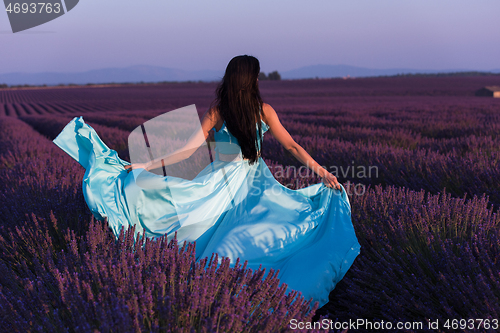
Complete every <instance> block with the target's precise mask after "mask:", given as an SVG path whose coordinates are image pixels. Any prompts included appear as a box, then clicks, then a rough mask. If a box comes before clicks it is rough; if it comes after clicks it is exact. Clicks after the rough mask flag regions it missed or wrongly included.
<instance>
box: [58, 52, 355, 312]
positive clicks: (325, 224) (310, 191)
mask: <svg viewBox="0 0 500 333" xmlns="http://www.w3.org/2000/svg"><path fill="white" fill-rule="evenodd" d="M259 72H260V66H259V62H258V60H257V59H256V58H255V57H252V56H247V55H244V56H237V57H234V58H233V59H232V60H231V61H230V62H229V64H228V66H227V68H226V71H225V74H224V77H223V79H222V81H221V83H220V84H219V86H218V88H217V98H216V99H215V100H214V102H213V103H212V105H211V107H210V108H209V110H208V111H207V112H206V113H205V114H204V116H203V118H202V121H201V129H200V130H199V131H197V132H196V133H195V134H194V135H192V136H191V138H190V139H189V140H188V142H187V144H186V145H185V146H184V147H183V148H182V149H179V150H177V151H175V152H174V153H171V154H169V155H166V156H163V157H161V158H157V159H154V160H152V161H150V162H148V163H134V164H129V163H128V162H126V161H124V160H122V159H120V158H119V157H118V156H117V154H116V152H115V151H114V150H111V149H109V148H108V147H107V146H106V145H105V144H104V143H103V142H102V141H101V140H100V138H99V137H98V136H97V133H95V131H94V130H93V129H92V128H91V127H90V126H88V125H87V124H85V123H84V122H83V119H82V117H80V118H79V119H78V118H75V119H73V120H72V122H70V124H68V125H67V126H66V128H65V129H64V130H63V131H62V132H61V134H60V135H59V136H58V137H57V138H56V139H55V140H54V143H56V144H57V145H58V146H59V147H61V148H62V149H63V150H65V151H66V152H68V153H69V154H70V155H71V156H72V157H73V158H75V159H76V160H77V161H78V162H79V163H80V164H82V166H84V167H85V168H86V173H85V176H84V182H83V185H84V186H83V191H84V195H85V199H86V201H87V204H88V206H89V208H90V209H91V211H92V212H93V214H94V215H95V216H96V217H97V218H99V219H103V218H105V217H106V218H107V219H108V223H109V224H110V227H111V228H112V230H113V232H114V233H115V235H117V236H118V235H119V233H120V231H121V230H122V229H123V228H125V229H127V228H128V227H130V226H135V227H136V232H141V233H144V234H145V235H146V236H147V237H152V238H154V237H159V236H163V235H165V234H166V235H167V236H168V237H172V236H173V235H174V233H177V239H178V241H179V242H183V241H187V242H196V259H197V260H198V259H200V258H204V257H207V256H208V257H210V256H211V255H212V253H218V254H219V257H220V256H225V257H229V258H230V260H231V264H232V265H233V264H234V263H235V261H236V259H237V258H240V260H241V262H244V261H245V260H247V261H248V265H247V267H248V268H252V269H258V268H259V266H262V267H264V268H267V269H270V268H274V269H275V270H278V269H279V270H280V273H279V275H278V277H279V278H280V281H281V282H282V283H286V284H287V286H288V289H287V291H289V290H297V291H300V292H302V295H303V296H304V297H305V298H306V299H309V298H313V300H314V301H318V302H319V305H320V306H323V305H324V304H326V303H327V302H328V295H329V293H330V291H331V290H332V289H334V288H335V285H336V283H337V282H338V281H340V280H341V279H342V277H343V276H344V275H345V273H346V272H347V270H348V269H349V267H350V266H351V265H352V263H353V261H354V259H355V258H356V257H357V255H358V254H359V249H360V245H359V243H358V241H357V238H356V235H355V232H354V228H353V226H352V223H351V211H350V204H349V200H348V197H347V195H346V193H345V190H344V189H343V187H342V185H340V184H339V182H338V181H337V179H336V177H335V176H334V175H332V174H330V173H329V172H328V171H327V170H325V169H324V168H323V167H321V166H320V165H319V164H318V163H317V162H316V161H314V159H313V158H312V157H311V156H310V155H309V154H308V153H307V152H306V151H305V150H304V149H303V148H302V147H301V146H300V145H298V144H297V143H296V142H295V141H294V140H293V138H292V137H291V136H290V134H289V133H288V132H287V131H286V130H285V128H283V126H282V125H281V123H280V121H279V119H278V116H277V114H276V112H275V111H274V109H273V108H272V107H271V106H270V105H269V104H266V103H263V102H262V99H261V97H260V93H259V87H258V75H259ZM212 129H214V130H215V133H214V139H215V141H216V149H215V152H216V155H215V160H214V161H213V162H212V163H211V164H210V165H209V166H207V167H206V168H205V169H204V170H203V171H201V172H200V173H199V174H198V175H197V176H196V177H195V178H194V179H192V180H187V179H182V178H177V177H171V176H166V177H161V176H158V175H153V174H152V173H149V172H143V171H144V170H146V171H148V170H152V169H156V168H161V167H162V166H165V165H170V164H174V163H177V162H179V161H182V160H184V159H186V158H188V157H189V156H191V154H192V152H193V151H195V150H196V149H197V148H198V147H199V146H200V145H202V144H203V142H205V140H206V139H207V137H208V136H209V133H210V131H211V130H212ZM267 130H269V132H270V133H271V134H272V135H273V136H274V137H275V138H276V139H277V140H278V141H279V142H280V143H281V144H282V145H283V147H284V148H285V149H287V150H288V151H289V152H291V153H292V154H293V155H294V156H295V157H296V158H297V159H298V160H299V161H300V162H302V163H303V164H305V165H306V166H307V167H309V168H310V169H311V170H312V171H314V172H315V173H316V174H318V175H319V176H320V177H321V178H322V180H323V181H322V183H320V184H316V185H313V186H309V187H307V188H303V189H299V190H291V189H288V188H286V187H284V186H282V185H281V184H279V183H278V182H277V181H276V179H275V178H274V177H273V175H272V174H271V172H270V171H269V169H268V168H267V166H266V164H265V162H264V161H263V159H262V158H261V157H260V147H261V146H262V137H263V134H264V133H265V132H266V131H267ZM89 147H91V148H89ZM235 148H237V149H236V150H235ZM124 169H125V170H127V171H126V172H125V171H124ZM141 169H142V170H141ZM131 171H132V172H131ZM139 173H140V175H139ZM132 174H134V176H132ZM138 175H139V176H138ZM140 177H143V178H142V181H143V184H146V183H147V184H154V185H153V186H143V185H141V183H140V182H139V181H138V180H139V178H140ZM219 259H220V258H219Z"/></svg>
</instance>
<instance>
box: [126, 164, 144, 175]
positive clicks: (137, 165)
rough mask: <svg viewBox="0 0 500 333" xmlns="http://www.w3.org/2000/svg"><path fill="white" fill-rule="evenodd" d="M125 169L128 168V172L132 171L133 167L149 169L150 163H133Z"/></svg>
mask: <svg viewBox="0 0 500 333" xmlns="http://www.w3.org/2000/svg"><path fill="white" fill-rule="evenodd" d="M124 168H125V170H127V173H128V172H130V171H131V170H132V169H134V170H135V169H144V170H146V171H148V163H132V164H130V165H125V167H124Z"/></svg>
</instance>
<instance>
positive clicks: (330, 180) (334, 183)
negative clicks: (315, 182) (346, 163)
mask: <svg viewBox="0 0 500 333" xmlns="http://www.w3.org/2000/svg"><path fill="white" fill-rule="evenodd" d="M321 180H322V181H323V183H324V184H325V186H327V187H330V188H334V189H337V190H340V189H341V187H340V183H339V182H338V180H337V177H335V176H334V175H332V174H331V173H329V172H325V175H324V176H323V177H321Z"/></svg>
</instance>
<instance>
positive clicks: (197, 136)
mask: <svg viewBox="0 0 500 333" xmlns="http://www.w3.org/2000/svg"><path fill="white" fill-rule="evenodd" d="M218 120H219V116H218V112H215V111H214V110H213V109H212V110H207V111H206V112H205V114H204V115H203V118H202V120H201V128H200V129H199V130H198V131H196V132H195V133H193V135H191V137H190V138H189V139H188V141H187V143H186V144H185V145H184V147H182V148H180V149H177V150H176V151H174V152H172V153H170V154H167V155H165V156H162V157H158V158H156V159H154V160H153V161H150V162H148V163H134V164H131V165H126V166H125V169H127V170H128V171H130V170H132V169H140V168H144V169H146V170H151V169H156V168H160V167H162V166H163V165H170V164H175V163H177V162H180V161H183V160H185V159H187V158H189V157H190V156H191V155H192V154H193V153H194V152H195V151H196V150H197V149H198V148H199V147H200V146H201V145H202V144H203V142H205V140H206V139H207V137H208V135H209V132H210V130H211V129H212V128H214V126H215V124H217V122H218ZM162 160H163V163H162ZM127 167H128V168H127Z"/></svg>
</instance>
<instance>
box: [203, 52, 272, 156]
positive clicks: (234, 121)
mask: <svg viewBox="0 0 500 333" xmlns="http://www.w3.org/2000/svg"><path fill="white" fill-rule="evenodd" d="M259 73H260V64H259V60H257V58H255V57H253V56H249V55H240V56H236V57H234V58H233V59H231V61H230V62H229V64H228V65H227V67H226V72H225V73H224V77H223V78H222V81H221V82H220V83H219V85H218V86H217V90H216V98H215V100H214V101H213V102H212V105H211V106H210V107H211V108H212V107H213V106H214V104H215V107H216V108H217V109H218V110H219V114H220V116H221V117H222V119H224V121H225V122H226V127H227V129H228V130H229V132H231V134H232V135H234V137H235V138H236V139H237V140H238V143H239V145H240V147H241V153H242V154H243V157H244V158H247V159H248V160H249V163H250V164H253V163H255V162H256V161H257V160H258V158H259V156H260V152H259V151H258V150H259V149H258V145H259V142H260V147H262V124H261V121H260V119H261V114H262V103H263V102H262V98H261V97H260V92H259V83H258V81H257V78H258V77H259ZM257 132H258V134H257Z"/></svg>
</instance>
